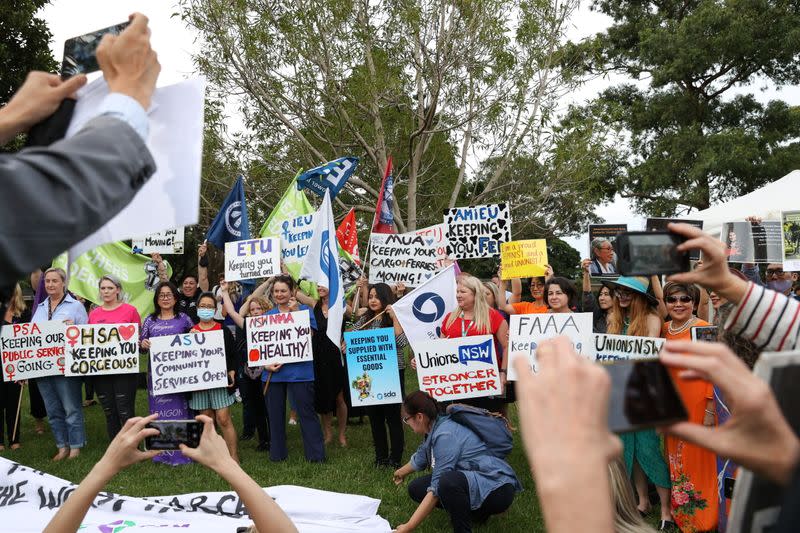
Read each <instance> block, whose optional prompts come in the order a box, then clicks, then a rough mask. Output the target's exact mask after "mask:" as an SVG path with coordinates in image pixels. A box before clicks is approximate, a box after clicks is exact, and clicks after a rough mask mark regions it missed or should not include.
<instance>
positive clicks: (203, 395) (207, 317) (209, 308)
mask: <svg viewBox="0 0 800 533" xmlns="http://www.w3.org/2000/svg"><path fill="white" fill-rule="evenodd" d="M216 312H217V299H216V298H215V297H214V293H211V292H204V293H202V294H201V295H200V296H199V297H198V298H197V318H198V319H199V322H198V323H197V324H195V326H194V327H193V328H192V329H191V330H190V331H191V332H192V333H204V332H209V331H222V336H223V339H224V341H225V368H226V369H227V371H228V387H227V388H225V387H218V388H216V389H207V390H201V391H193V392H192V396H191V398H190V399H189V407H190V408H192V409H194V410H195V411H200V414H201V415H206V416H207V417H209V418H210V419H212V420H214V421H215V422H216V423H217V424H218V425H219V427H220V429H221V430H222V438H224V439H225V444H226V445H227V446H228V452H229V453H230V454H231V457H233V460H234V461H236V462H237V463H238V462H239V452H238V451H237V449H236V428H234V427H233V420H232V419H231V412H230V406H231V405H233V404H234V402H235V401H236V399H235V398H234V396H233V392H234V386H235V385H236V355H235V354H236V347H235V346H234V342H233V335H232V334H231V332H230V330H229V329H228V328H226V327H223V325H222V324H220V323H219V322H217V321H216V320H214V315H215V314H216Z"/></svg>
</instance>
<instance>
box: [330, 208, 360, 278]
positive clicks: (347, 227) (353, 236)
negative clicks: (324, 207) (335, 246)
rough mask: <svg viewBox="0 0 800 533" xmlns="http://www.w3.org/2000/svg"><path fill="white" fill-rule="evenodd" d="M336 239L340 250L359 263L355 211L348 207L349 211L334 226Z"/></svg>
mask: <svg viewBox="0 0 800 533" xmlns="http://www.w3.org/2000/svg"><path fill="white" fill-rule="evenodd" d="M336 239H337V240H338V241H339V246H341V247H342V250H344V251H345V252H347V253H348V254H350V255H351V256H352V257H353V260H354V261H355V262H356V264H357V265H361V258H360V257H359V255H358V229H357V228H356V211H355V209H353V208H350V212H349V213H347V216H346V217H344V219H343V220H342V223H341V224H339V227H338V228H336Z"/></svg>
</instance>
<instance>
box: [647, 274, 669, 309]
mask: <svg viewBox="0 0 800 533" xmlns="http://www.w3.org/2000/svg"><path fill="white" fill-rule="evenodd" d="M650 286H651V287H653V296H655V297H656V300H658V316H660V317H661V319H662V320H664V319H665V318H667V306H666V304H665V303H664V289H663V287H661V279H660V278H659V277H658V276H650Z"/></svg>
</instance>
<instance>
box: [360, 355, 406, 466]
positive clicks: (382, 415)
mask: <svg viewBox="0 0 800 533" xmlns="http://www.w3.org/2000/svg"><path fill="white" fill-rule="evenodd" d="M404 379H405V370H400V391H401V397H404V396H405V394H404V393H405V387H404V381H403V380H404ZM367 415H369V427H370V429H371V430H372V442H373V443H374V444H375V463H376V464H378V465H384V464H387V463H388V464H390V465H392V466H394V467H395V468H398V467H399V466H400V465H401V462H402V460H403V448H404V447H405V435H404V434H403V418H402V416H401V415H400V404H399V403H390V404H384V405H370V406H368V407H367ZM387 427H388V428H389V439H390V441H391V446H392V448H391V452H390V451H389V443H388V442H387V441H386V428H387Z"/></svg>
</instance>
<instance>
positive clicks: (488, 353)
mask: <svg viewBox="0 0 800 533" xmlns="http://www.w3.org/2000/svg"><path fill="white" fill-rule="evenodd" d="M415 353H416V357H417V378H418V379H419V389H420V390H422V391H425V392H427V393H428V394H430V395H431V396H433V397H434V398H436V399H437V400H439V401H443V400H460V399H463V398H480V397H483V396H497V395H498V394H501V393H502V392H503V391H502V387H501V385H500V377H499V375H500V374H499V372H498V369H497V357H496V355H495V353H494V337H492V336H491V335H478V336H475V337H461V338H458V339H439V340H435V341H431V342H428V343H425V344H424V348H421V349H419V350H415Z"/></svg>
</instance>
